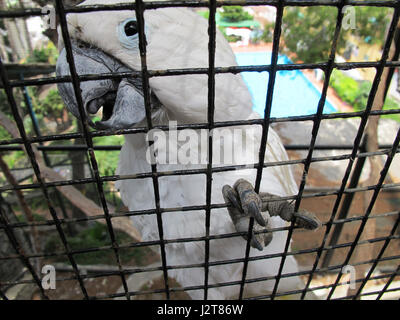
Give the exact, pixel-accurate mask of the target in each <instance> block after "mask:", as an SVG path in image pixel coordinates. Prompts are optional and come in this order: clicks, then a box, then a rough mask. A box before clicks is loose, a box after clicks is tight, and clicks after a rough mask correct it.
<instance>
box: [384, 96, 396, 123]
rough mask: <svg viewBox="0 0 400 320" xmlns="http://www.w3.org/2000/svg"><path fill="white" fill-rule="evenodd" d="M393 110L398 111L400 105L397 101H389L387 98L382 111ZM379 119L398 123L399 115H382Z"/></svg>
mask: <svg viewBox="0 0 400 320" xmlns="http://www.w3.org/2000/svg"><path fill="white" fill-rule="evenodd" d="M393 109H400V104H399V103H398V102H397V101H395V100H393V99H391V98H390V97H387V98H386V100H385V104H384V105H383V110H393ZM381 117H382V118H386V119H392V120H395V121H397V122H400V114H398V113H396V114H388V115H383V116H381Z"/></svg>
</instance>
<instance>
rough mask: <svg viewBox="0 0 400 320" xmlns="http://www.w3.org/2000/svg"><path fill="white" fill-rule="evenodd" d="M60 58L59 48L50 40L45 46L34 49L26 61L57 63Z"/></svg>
mask: <svg viewBox="0 0 400 320" xmlns="http://www.w3.org/2000/svg"><path fill="white" fill-rule="evenodd" d="M57 59H58V50H57V48H56V46H55V45H54V44H53V42H51V41H49V42H48V43H47V45H46V46H45V47H42V48H40V49H33V51H32V53H31V54H30V56H29V57H28V58H27V59H26V63H50V64H56V62H57Z"/></svg>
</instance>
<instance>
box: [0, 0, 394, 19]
mask: <svg viewBox="0 0 400 320" xmlns="http://www.w3.org/2000/svg"><path fill="white" fill-rule="evenodd" d="M340 3H341V1H339V0H325V1H323V0H315V1H314V0H313V1H303V0H286V1H285V2H284V3H283V5H284V6H285V7H311V6H331V7H337V6H339V5H340ZM278 4H279V1H278V0H243V1H242V0H241V1H237V0H231V1H229V0H225V1H217V3H216V5H217V7H222V6H237V5H241V6H265V5H267V6H277V5H278ZM347 5H351V6H371V7H372V6H373V7H392V8H393V7H396V6H397V5H398V2H397V1H395V0H391V1H388V0H385V1H351V0H349V1H347ZM208 6H209V2H208V1H204V0H185V1H183V0H177V1H149V2H144V8H145V9H146V10H152V9H158V8H169V7H192V8H199V7H204V8H206V7H208ZM120 10H127V11H132V4H130V3H125V4H124V3H120V4H113V5H91V6H88V5H87V6H77V7H65V13H67V14H68V13H85V12H97V11H120ZM45 15H47V13H43V12H42V9H41V8H39V9H38V8H25V9H23V10H21V9H14V10H1V11H0V18H26V17H33V16H45Z"/></svg>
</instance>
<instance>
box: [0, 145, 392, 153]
mask: <svg viewBox="0 0 400 320" xmlns="http://www.w3.org/2000/svg"><path fill="white" fill-rule="evenodd" d="M284 147H285V149H286V150H308V147H309V146H308V145H306V144H285V145H284ZM391 147H392V145H390V144H381V145H379V146H378V149H390V148H391ZM121 148H122V146H121V145H97V146H96V145H95V146H93V150H96V151H120V150H121ZM352 148H353V145H350V144H348V145H341V144H324V145H316V146H315V147H314V149H316V150H352ZM37 149H38V150H40V151H87V150H88V147H87V146H86V145H84V144H80V145H79V144H71V145H48V146H44V145H39V146H37ZM1 151H23V147H22V146H18V145H17V146H16V145H13V146H1V145H0V152H1Z"/></svg>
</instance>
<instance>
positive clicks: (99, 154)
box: [93, 136, 124, 176]
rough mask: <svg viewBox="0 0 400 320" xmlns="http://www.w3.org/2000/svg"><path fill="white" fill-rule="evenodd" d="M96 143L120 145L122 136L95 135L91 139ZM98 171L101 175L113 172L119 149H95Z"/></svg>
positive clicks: (122, 141) (116, 163) (115, 167)
mask: <svg viewBox="0 0 400 320" xmlns="http://www.w3.org/2000/svg"><path fill="white" fill-rule="evenodd" d="M93 140H94V142H95V144H96V145H103V146H104V145H122V144H123V143H124V137H123V136H106V137H96V138H94V139H93ZM95 155H96V160H97V163H98V164H99V171H100V174H101V175H102V176H108V175H113V174H115V170H116V169H117V165H118V159H119V151H95Z"/></svg>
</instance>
